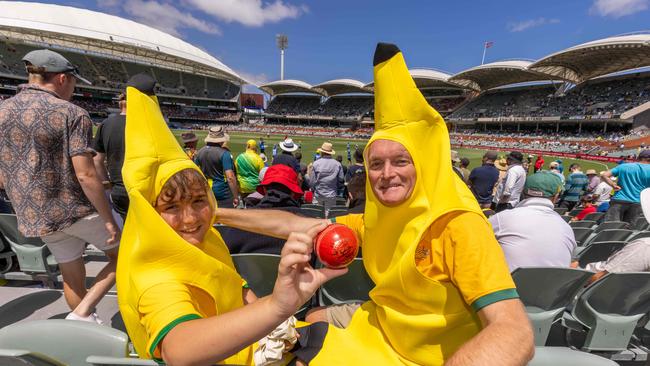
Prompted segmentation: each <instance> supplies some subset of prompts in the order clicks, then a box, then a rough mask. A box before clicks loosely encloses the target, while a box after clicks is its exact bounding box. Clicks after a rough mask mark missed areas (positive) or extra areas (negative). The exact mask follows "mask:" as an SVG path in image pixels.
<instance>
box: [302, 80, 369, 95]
mask: <svg viewBox="0 0 650 366" xmlns="http://www.w3.org/2000/svg"><path fill="white" fill-rule="evenodd" d="M312 89H313V90H315V91H317V92H319V93H320V94H323V95H325V96H328V97H331V96H334V95H339V94H350V93H363V94H372V88H367V87H366V86H365V85H364V84H363V83H362V82H361V81H359V80H353V79H336V80H330V81H326V82H324V83H320V84H318V85H314V86H313V87H312Z"/></svg>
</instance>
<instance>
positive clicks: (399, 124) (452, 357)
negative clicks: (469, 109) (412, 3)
mask: <svg viewBox="0 0 650 366" xmlns="http://www.w3.org/2000/svg"><path fill="white" fill-rule="evenodd" d="M391 51H392V50H391ZM392 55H394V56H393V57H391V53H390V51H389V50H388V49H384V48H383V47H382V46H381V45H380V46H379V47H378V52H377V53H376V54H375V63H376V64H377V66H376V67H375V106H376V116H378V118H376V120H375V124H376V128H377V129H376V131H375V134H374V135H373V137H372V138H371V140H370V142H369V144H368V145H367V147H366V158H367V160H366V166H367V176H368V181H369V183H368V186H369V187H370V188H371V189H370V190H368V191H367V192H366V193H367V196H366V200H367V201H366V211H365V213H364V214H363V215H359V214H356V215H347V216H343V217H337V218H336V221H337V223H343V224H345V225H348V226H349V227H350V228H352V229H353V230H355V231H356V232H357V235H358V237H359V238H360V239H361V241H362V248H363V262H364V263H363V264H364V267H365V268H366V270H367V271H368V274H369V276H370V278H371V279H372V280H373V281H374V283H375V284H376V286H375V287H374V289H373V296H371V300H369V301H368V302H366V303H364V304H363V305H362V306H361V307H358V308H357V309H356V310H351V308H353V307H354V305H351V304H342V305H341V306H336V307H330V308H327V309H319V314H318V313H315V314H314V315H315V316H320V319H328V318H329V319H331V320H332V321H334V320H337V321H339V322H340V323H344V322H345V323H347V322H348V321H349V320H350V315H351V314H354V316H353V318H352V321H351V322H350V323H349V325H347V327H346V328H345V329H340V328H337V327H336V326H330V325H327V324H324V323H315V324H312V325H310V327H309V328H307V329H299V331H300V334H301V338H300V342H301V345H303V346H304V347H303V348H301V349H300V350H298V351H296V352H295V354H296V355H297V356H298V358H300V359H301V360H303V361H305V362H308V363H313V364H323V365H325V364H326V365H340V364H354V365H357V364H372V365H385V364H394V363H408V364H418V365H424V364H430V363H435V364H443V363H446V364H448V365H454V364H456V365H458V364H476V365H484V364H485V365H487V364H490V363H491V362H493V361H494V360H495V359H498V360H499V362H501V363H504V364H506V363H507V364H510V365H524V364H526V363H527V361H528V360H530V358H531V357H532V354H533V335H532V331H531V329H530V326H529V322H528V319H527V316H526V313H525V311H524V309H523V306H522V305H521V302H520V301H519V300H518V299H517V298H516V297H517V295H516V290H515V286H514V283H513V282H512V279H511V277H510V275H509V272H508V269H507V266H506V263H505V261H504V258H503V253H502V251H501V250H500V248H499V247H498V243H497V242H496V240H495V239H494V236H493V234H492V232H491V229H490V226H489V224H488V223H487V220H486V219H485V217H484V216H483V215H482V213H481V212H480V210H479V207H478V206H477V205H476V202H475V201H474V199H473V197H472V196H471V193H470V192H469V189H468V188H467V186H466V185H465V184H464V183H462V182H461V181H459V180H458V179H456V177H454V176H453V174H452V173H451V162H450V160H449V156H450V150H449V143H448V138H449V136H448V134H447V130H446V128H444V120H443V119H442V118H441V117H440V115H439V114H438V113H437V112H436V111H435V110H434V109H433V108H431V107H430V106H429V105H428V104H427V102H426V100H425V98H424V97H422V95H421V94H420V92H419V91H418V89H417V87H416V85H415V83H414V82H413V79H412V78H411V77H410V76H409V73H408V69H407V68H406V65H405V64H404V62H403V58H402V57H401V54H395V53H393V54H392ZM385 57H389V59H387V60H386V59H385ZM382 58H384V59H383V60H382ZM425 146H426V147H427V148H423V147H425ZM431 149H433V153H432V150H431ZM257 211H258V212H245V210H218V212H217V217H218V218H219V220H220V221H221V222H223V223H224V224H226V225H236V226H242V225H243V226H247V227H257V229H258V230H264V231H266V232H267V233H269V234H273V235H276V236H278V237H284V236H285V235H287V232H288V231H290V230H291V229H297V228H299V227H302V226H303V225H313V223H314V222H319V221H318V220H316V221H314V220H315V219H308V218H302V219H295V218H292V217H291V215H290V214H288V213H284V214H285V215H280V214H278V213H273V214H271V215H260V212H259V211H263V210H257ZM253 223H254V224H253ZM287 224H291V226H293V227H287ZM468 227H471V228H472V230H467V228H468ZM449 263H453V266H452V265H448V264H449ZM452 267H453V268H452ZM374 295H376V296H374ZM405 329H408V332H405V331H404V330H405Z"/></svg>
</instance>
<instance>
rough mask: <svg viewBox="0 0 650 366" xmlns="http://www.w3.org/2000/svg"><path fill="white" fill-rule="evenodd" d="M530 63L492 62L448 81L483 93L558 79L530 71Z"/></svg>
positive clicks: (454, 76)
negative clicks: (501, 87)
mask: <svg viewBox="0 0 650 366" xmlns="http://www.w3.org/2000/svg"><path fill="white" fill-rule="evenodd" d="M532 63H533V62H532V61H526V60H507V61H497V62H492V63H489V64H484V65H479V66H475V67H472V68H470V69H467V70H464V71H461V72H459V73H457V74H455V75H453V76H451V77H450V78H449V81H450V82H453V83H456V84H459V85H461V86H463V87H465V88H468V89H473V90H477V91H485V90H488V89H492V88H496V87H499V86H504V85H510V84H518V83H525V82H529V81H544V80H557V79H560V77H557V76H552V75H546V74H542V73H540V72H536V71H531V70H530V69H529V66H530V65H531V64H532Z"/></svg>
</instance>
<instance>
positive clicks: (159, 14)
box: [97, 0, 221, 37]
mask: <svg viewBox="0 0 650 366" xmlns="http://www.w3.org/2000/svg"><path fill="white" fill-rule="evenodd" d="M97 5H98V6H99V7H100V8H103V9H106V10H109V11H112V12H117V13H119V12H120V11H123V12H125V13H126V14H128V15H129V16H130V17H131V18H132V19H134V20H136V21H138V22H141V23H143V24H146V25H149V26H151V27H154V28H157V29H160V30H161V31H163V32H166V33H169V34H171V35H174V36H177V37H179V36H180V35H181V29H195V30H198V31H200V32H203V33H208V34H221V30H220V29H219V27H217V26H216V25H215V24H212V23H209V22H206V21H204V20H201V19H198V18H196V17H194V16H193V15H192V14H190V13H189V12H183V11H180V10H178V9H177V8H175V7H174V6H172V5H171V4H167V3H159V2H157V1H155V0H129V1H121V0H98V1H97Z"/></svg>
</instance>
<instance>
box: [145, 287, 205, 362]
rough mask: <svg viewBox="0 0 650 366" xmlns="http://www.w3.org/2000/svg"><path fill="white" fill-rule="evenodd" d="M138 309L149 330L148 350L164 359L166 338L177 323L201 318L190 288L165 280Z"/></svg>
mask: <svg viewBox="0 0 650 366" xmlns="http://www.w3.org/2000/svg"><path fill="white" fill-rule="evenodd" d="M138 310H139V312H140V314H142V316H141V318H140V321H141V322H142V325H143V326H144V328H145V329H146V331H147V336H148V340H147V350H148V351H149V354H150V356H151V357H152V358H153V359H155V360H159V361H162V360H161V354H160V347H158V345H159V344H160V342H161V341H162V339H163V338H164V337H165V336H166V335H167V333H169V331H171V330H172V329H173V328H174V327H175V326H176V325H178V324H180V323H182V322H184V321H188V320H193V319H200V318H202V316H201V315H200V313H199V311H198V310H197V307H196V305H195V303H194V301H193V298H192V294H191V292H190V289H189V288H188V287H187V286H184V285H183V284H180V283H161V284H158V285H156V286H154V287H152V288H150V289H148V290H147V291H145V292H144V293H143V294H142V296H141V297H140V302H139V303H138Z"/></svg>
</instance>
